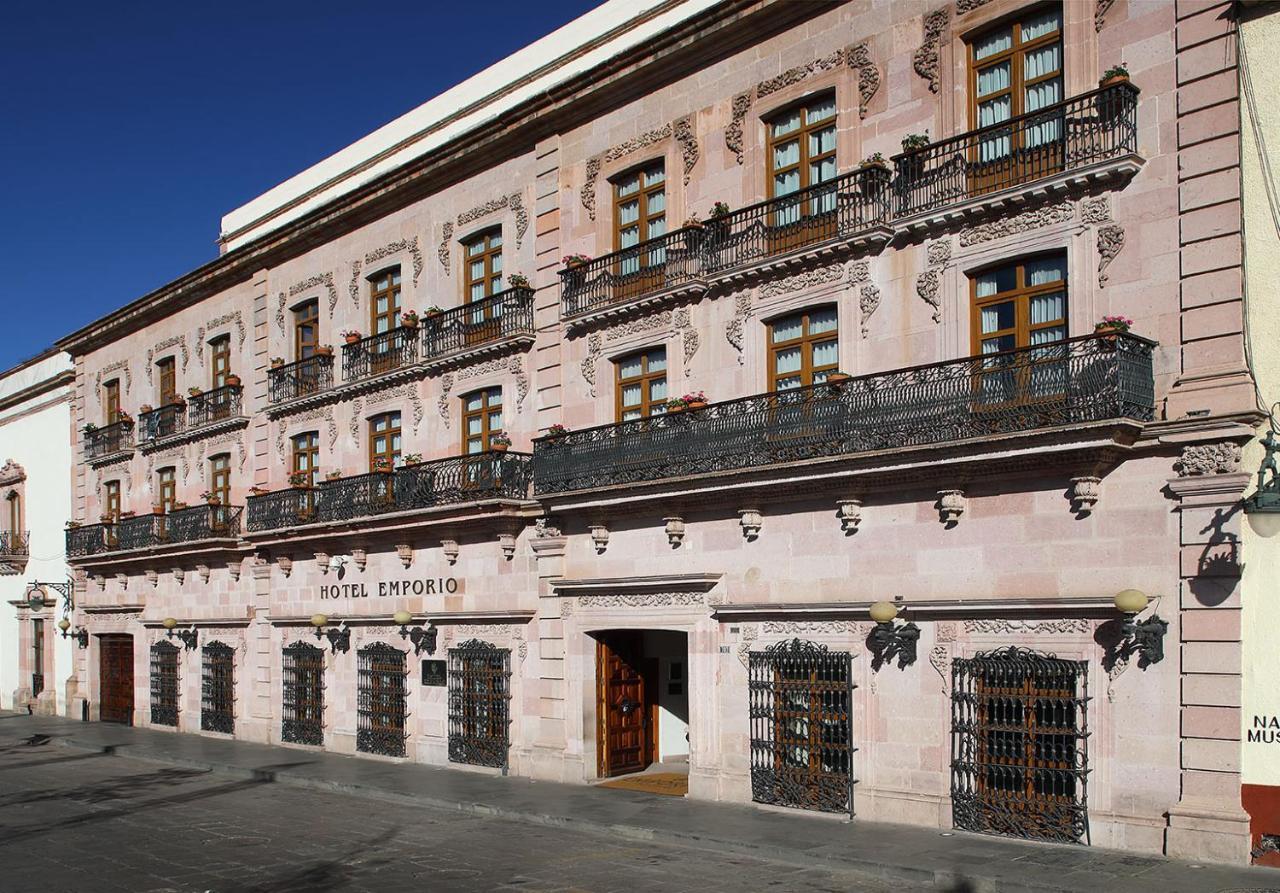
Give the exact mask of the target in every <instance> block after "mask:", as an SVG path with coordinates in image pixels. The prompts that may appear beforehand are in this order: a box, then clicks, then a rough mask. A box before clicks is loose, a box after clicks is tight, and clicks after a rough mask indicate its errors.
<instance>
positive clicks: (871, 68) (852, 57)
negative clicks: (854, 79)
mask: <svg viewBox="0 0 1280 893" xmlns="http://www.w3.org/2000/svg"><path fill="white" fill-rule="evenodd" d="M845 61H846V62H847V63H848V65H849V67H850V68H852V69H855V70H856V71H857V72H858V117H859V118H865V117H867V108H868V106H869V105H870V104H871V100H872V98H873V97H874V96H875V95H876V91H877V90H879V89H880V72H879V71H877V70H876V66H875V63H874V62H872V61H871V47H870V46H869V45H867V44H865V43H860V44H858V45H857V46H855V47H849V49H847V50H845Z"/></svg>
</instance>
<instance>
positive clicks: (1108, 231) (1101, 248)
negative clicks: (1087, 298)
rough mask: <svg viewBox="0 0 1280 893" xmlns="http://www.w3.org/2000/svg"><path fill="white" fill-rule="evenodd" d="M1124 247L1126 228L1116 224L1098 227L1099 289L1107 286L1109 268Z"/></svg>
mask: <svg viewBox="0 0 1280 893" xmlns="http://www.w3.org/2000/svg"><path fill="white" fill-rule="evenodd" d="M1123 247H1124V227H1123V226H1120V225H1119V224H1116V223H1110V224H1107V225H1106V226H1100V227H1098V287H1099V288H1102V287H1103V286H1105V285H1106V284H1107V278H1108V276H1107V267H1109V266H1111V262H1112V261H1113V260H1115V259H1116V255H1117V254H1119V253H1120V249H1121V248H1123Z"/></svg>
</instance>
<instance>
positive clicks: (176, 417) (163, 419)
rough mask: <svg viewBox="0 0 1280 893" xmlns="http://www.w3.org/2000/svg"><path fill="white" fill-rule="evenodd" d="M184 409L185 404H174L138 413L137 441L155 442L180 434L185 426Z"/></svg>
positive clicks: (185, 407)
mask: <svg viewBox="0 0 1280 893" xmlns="http://www.w3.org/2000/svg"><path fill="white" fill-rule="evenodd" d="M186 409H187V404H186V403H185V402H174V403H167V404H165V405H164V406H157V407H156V408H155V409H151V410H148V411H147V412H140V413H138V437H139V439H141V440H156V439H158V438H161V437H171V436H173V435H174V434H179V433H181V432H182V431H183V430H185V426H186Z"/></svg>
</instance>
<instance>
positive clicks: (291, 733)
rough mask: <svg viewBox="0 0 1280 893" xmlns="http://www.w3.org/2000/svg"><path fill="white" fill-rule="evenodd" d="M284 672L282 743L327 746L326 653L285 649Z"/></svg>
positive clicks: (297, 646)
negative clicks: (325, 743)
mask: <svg viewBox="0 0 1280 893" xmlns="http://www.w3.org/2000/svg"><path fill="white" fill-rule="evenodd" d="M281 669H282V676H281V697H282V701H283V704H282V706H283V710H282V712H281V719H280V738H281V740H283V741H288V742H291V743H293V744H312V745H317V746H319V745H323V744H324V688H325V686H324V650H323V649H321V648H317V647H316V646H315V645H311V644H309V643H307V642H294V643H293V644H292V645H289V646H287V647H285V648H284V651H283V661H282V664H281Z"/></svg>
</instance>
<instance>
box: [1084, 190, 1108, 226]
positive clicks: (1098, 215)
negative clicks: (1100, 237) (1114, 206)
mask: <svg viewBox="0 0 1280 893" xmlns="http://www.w3.org/2000/svg"><path fill="white" fill-rule="evenodd" d="M1110 219H1111V201H1110V199H1108V198H1107V196H1105V195H1096V196H1094V197H1093V198H1086V199H1085V200H1084V201H1082V202H1080V222H1081V223H1106V222H1107V221H1109V220H1110Z"/></svg>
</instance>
